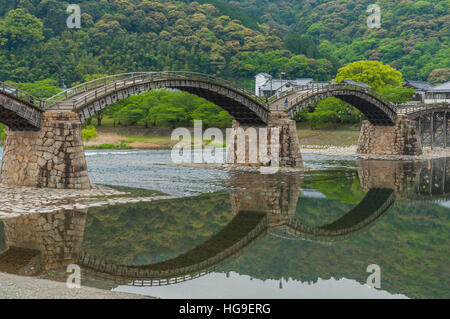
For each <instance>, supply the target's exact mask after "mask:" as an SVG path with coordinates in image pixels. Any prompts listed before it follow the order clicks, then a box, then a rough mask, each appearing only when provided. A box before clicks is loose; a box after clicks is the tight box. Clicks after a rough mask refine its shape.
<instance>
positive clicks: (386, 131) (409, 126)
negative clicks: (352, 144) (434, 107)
mask: <svg viewBox="0 0 450 319" xmlns="http://www.w3.org/2000/svg"><path fill="white" fill-rule="evenodd" d="M357 152H358V154H371V155H422V145H421V143H420V137H419V134H418V132H417V130H416V127H415V124H414V123H413V122H412V121H411V120H409V119H408V116H407V115H397V118H396V120H395V125H393V126H382V125H373V124H371V123H370V122H369V121H368V120H365V121H363V123H362V125H361V133H360V135H359V140H358V150H357Z"/></svg>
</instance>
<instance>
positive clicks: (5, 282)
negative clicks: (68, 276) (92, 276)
mask: <svg viewBox="0 0 450 319" xmlns="http://www.w3.org/2000/svg"><path fill="white" fill-rule="evenodd" d="M0 299H152V298H151V297H146V296H141V295H135V294H129V293H122V292H115V291H109V290H102V289H97V288H91V287H81V288H80V289H69V288H67V286H66V284H65V283H62V282H56V281H50V280H45V279H38V278H33V277H22V276H16V275H10V274H5V273H0Z"/></svg>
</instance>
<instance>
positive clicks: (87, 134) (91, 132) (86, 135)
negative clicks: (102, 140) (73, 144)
mask: <svg viewBox="0 0 450 319" xmlns="http://www.w3.org/2000/svg"><path fill="white" fill-rule="evenodd" d="M81 135H82V136H83V140H84V141H89V140H90V139H91V138H95V137H97V136H98V134H97V130H96V129H95V126H94V125H88V126H86V128H84V129H83V130H81Z"/></svg>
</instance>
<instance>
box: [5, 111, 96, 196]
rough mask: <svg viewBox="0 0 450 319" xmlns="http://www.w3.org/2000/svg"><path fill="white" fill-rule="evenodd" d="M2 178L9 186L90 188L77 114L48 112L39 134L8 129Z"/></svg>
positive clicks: (44, 114) (44, 115) (45, 114)
mask: <svg viewBox="0 0 450 319" xmlns="http://www.w3.org/2000/svg"><path fill="white" fill-rule="evenodd" d="M0 178H1V179H0V181H1V183H2V184H4V185H8V186H34V187H50V188H69V189H70V188H72V189H88V188H90V182H89V177H88V172H87V165H86V158H85V155H84V147H83V140H82V138H81V122H80V120H79V118H78V115H77V114H76V113H74V112H58V111H47V112H45V113H43V119H42V127H41V130H40V131H38V132H35V131H19V130H14V131H13V130H11V129H9V128H7V129H6V134H5V143H4V150H3V159H2V166H1V176H0Z"/></svg>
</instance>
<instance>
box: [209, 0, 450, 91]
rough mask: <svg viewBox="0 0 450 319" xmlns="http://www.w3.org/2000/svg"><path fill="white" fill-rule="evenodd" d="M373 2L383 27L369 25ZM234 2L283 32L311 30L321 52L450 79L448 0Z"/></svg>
mask: <svg viewBox="0 0 450 319" xmlns="http://www.w3.org/2000/svg"><path fill="white" fill-rule="evenodd" d="M219 1H220V0H219ZM210 2H212V3H214V2H215V1H213V0H212V1H210ZM372 3H376V4H378V5H379V6H380V8H381V28H380V29H369V28H368V27H367V25H366V21H367V18H368V16H369V15H370V13H367V12H366V9H367V6H368V5H369V4H372ZM230 4H232V5H233V6H235V7H236V8H238V9H241V10H243V11H245V12H247V13H250V14H254V15H256V16H259V17H260V22H261V23H264V24H266V25H268V26H269V27H270V28H271V29H276V30H278V31H279V32H280V33H281V34H284V33H289V32H298V33H300V34H306V35H308V36H309V37H311V38H312V39H314V41H315V42H316V43H317V45H318V46H319V49H320V50H321V51H323V52H325V53H329V54H331V55H333V56H335V57H336V58H337V59H338V60H339V61H340V63H342V64H345V63H348V62H353V61H356V60H366V59H368V60H381V61H382V62H383V63H385V64H390V65H391V66H392V67H394V68H396V69H398V70H399V71H401V72H402V74H403V77H404V78H406V79H422V80H426V79H427V78H428V77H429V76H430V74H431V77H430V79H429V80H431V81H433V80H434V81H433V82H443V81H445V80H450V78H449V76H450V70H449V68H450V48H449V44H450V41H449V36H450V1H448V0H426V1H423V0H420V1H417V0H399V1H390V0H378V1H374V0H335V1H327V0H301V1H298V0H276V1H274V0H243V1H230ZM445 68H446V70H445ZM442 69H444V70H442ZM433 71H434V72H433ZM442 74H445V75H446V76H444V77H442Z"/></svg>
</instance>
